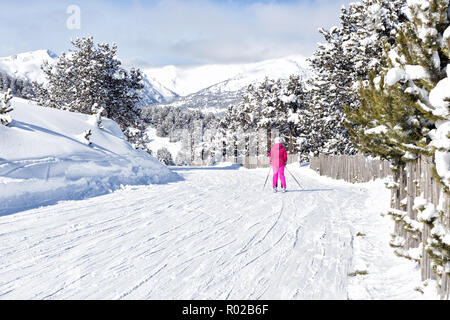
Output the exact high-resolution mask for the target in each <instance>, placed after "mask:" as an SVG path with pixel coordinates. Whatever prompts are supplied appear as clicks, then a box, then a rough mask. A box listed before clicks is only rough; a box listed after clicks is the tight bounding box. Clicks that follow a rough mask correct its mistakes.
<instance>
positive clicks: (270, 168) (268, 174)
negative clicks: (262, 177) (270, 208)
mask: <svg viewBox="0 0 450 320" xmlns="http://www.w3.org/2000/svg"><path fill="white" fill-rule="evenodd" d="M270 170H272V167H269V172H268V173H267V177H266V182H264V187H263V190H264V189H265V188H266V184H267V180H268V179H269V176H270Z"/></svg>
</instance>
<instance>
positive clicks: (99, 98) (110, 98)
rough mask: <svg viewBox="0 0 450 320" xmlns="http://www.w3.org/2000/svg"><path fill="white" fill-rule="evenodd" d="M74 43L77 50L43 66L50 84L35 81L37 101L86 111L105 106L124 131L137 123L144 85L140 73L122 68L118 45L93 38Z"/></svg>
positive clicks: (42, 103) (59, 107) (105, 109)
mask: <svg viewBox="0 0 450 320" xmlns="http://www.w3.org/2000/svg"><path fill="white" fill-rule="evenodd" d="M71 43H72V44H73V46H74V47H75V50H74V51H70V52H69V53H68V54H65V53H63V54H62V55H61V56H60V57H59V58H58V60H57V62H56V64H54V65H50V64H49V63H48V62H45V63H44V64H43V65H42V70H43V72H44V73H45V75H46V77H47V80H48V84H47V85H46V86H45V87H42V86H40V85H38V84H34V91H35V94H36V99H37V101H38V103H39V104H41V105H43V106H47V107H53V108H58V109H65V110H70V111H76V112H81V113H86V114H96V113H97V111H98V109H100V108H103V110H104V111H103V112H104V115H105V116H106V117H108V118H111V119H113V120H115V121H116V122H117V123H118V124H119V126H120V127H121V128H122V130H124V131H125V129H126V128H128V127H130V126H136V125H137V123H138V122H139V119H138V118H139V117H138V110H137V109H135V105H136V103H137V102H138V101H139V100H140V90H141V89H142V88H143V84H142V74H141V72H140V71H139V70H135V69H132V70H130V71H127V70H125V69H123V68H121V62H120V61H119V60H118V59H117V57H116V53H117V46H116V45H115V44H112V45H109V44H106V43H100V44H98V45H95V44H94V40H93V38H92V37H89V38H81V39H76V40H74V41H72V42H71Z"/></svg>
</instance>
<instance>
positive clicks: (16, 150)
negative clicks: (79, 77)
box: [0, 98, 179, 215]
mask: <svg viewBox="0 0 450 320" xmlns="http://www.w3.org/2000/svg"><path fill="white" fill-rule="evenodd" d="M12 106H13V108H14V110H13V111H12V112H11V116H12V119H13V122H12V123H11V125H10V126H8V127H6V126H0V137H1V139H0V215H4V214H8V213H13V212H17V211H20V210H23V209H27V208H32V207H36V206H40V205H46V204H51V203H55V202H57V201H59V200H69V199H83V198H87V197H92V196H97V195H100V194H105V193H108V192H111V191H113V190H115V189H118V188H121V187H122V186H123V185H141V184H158V183H167V182H170V181H175V180H178V179H179V176H178V175H177V174H175V173H173V172H172V171H170V170H169V169H168V168H167V167H165V166H163V165H161V164H160V163H159V162H158V161H157V160H156V159H155V158H153V157H150V156H149V155H148V154H147V153H145V152H143V151H138V150H135V149H134V148H133V147H132V146H131V145H130V144H129V143H128V142H127V141H126V138H125V137H124V136H123V134H122V132H121V130H120V128H119V126H118V125H117V124H116V123H115V122H114V121H112V120H109V119H105V118H104V119H103V127H104V128H103V129H99V128H98V127H97V126H96V124H95V121H92V118H91V116H88V115H84V114H78V113H72V112H68V111H63V110H56V109H50V108H43V107H40V106H37V105H35V104H33V103H31V102H29V101H27V100H23V99H17V98H15V99H13V100H12ZM89 129H90V130H92V135H91V137H90V142H91V143H92V144H91V145H89V142H88V141H86V140H85V139H84V138H83V135H82V133H83V132H84V131H85V130H89Z"/></svg>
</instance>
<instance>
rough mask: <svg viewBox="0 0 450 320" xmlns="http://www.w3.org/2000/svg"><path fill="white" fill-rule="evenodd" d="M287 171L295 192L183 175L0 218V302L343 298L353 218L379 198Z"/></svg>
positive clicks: (246, 177)
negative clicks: (293, 178)
mask: <svg viewBox="0 0 450 320" xmlns="http://www.w3.org/2000/svg"><path fill="white" fill-rule="evenodd" d="M291 170H292V171H293V173H294V174H295V175H297V177H299V178H300V179H301V183H302V184H303V185H304V186H305V188H306V190H303V191H301V190H299V188H298V187H297V186H295V185H294V184H293V181H290V179H289V177H287V178H288V184H289V183H291V184H290V185H288V188H290V189H291V190H290V192H287V193H285V194H281V193H277V194H273V193H272V191H271V190H270V188H269V187H267V188H266V190H265V191H261V187H262V183H263V181H264V179H265V174H266V170H262V169H261V170H260V169H257V170H245V169H241V170H221V169H220V168H217V169H211V168H206V169H201V168H191V169H186V168H183V169H178V170H177V169H175V171H177V172H178V173H179V174H180V175H182V176H184V178H185V181H181V182H175V183H170V184H167V185H150V186H138V187H126V188H125V189H123V190H119V191H116V192H114V193H111V194H108V195H104V196H100V197H96V198H91V199H87V200H81V201H64V202H60V203H58V204H56V205H52V206H48V207H42V208H37V209H33V210H28V211H24V212H21V213H17V214H14V215H9V216H4V217H0V257H1V261H0V299H14V298H18V299H348V298H349V289H348V287H349V277H348V274H349V273H350V272H352V271H354V270H353V266H352V264H353V241H354V234H355V233H356V232H357V231H360V230H355V229H354V228H355V221H359V220H361V219H362V218H361V211H364V212H367V211H369V212H370V214H373V215H374V216H376V215H378V216H379V214H380V211H381V210H380V209H379V208H377V206H376V205H375V206H374V205H373V204H374V203H376V201H378V200H380V199H372V200H371V201H369V202H368V203H367V204H366V200H367V199H370V196H371V195H370V189H368V188H364V187H361V186H358V185H351V184H347V183H343V182H333V183H327V182H326V180H321V179H317V178H316V177H315V176H314V175H312V174H304V173H305V172H307V171H305V170H308V169H306V168H305V169H304V168H302V169H297V168H294V167H293V168H292V169H291ZM384 198H385V197H384ZM384 198H383V199H381V200H382V201H384V200H385V199H384ZM386 245H387V244H386ZM369 249H370V250H372V249H371V248H369ZM369 252H370V251H367V252H365V253H364V254H369ZM351 281H356V280H351ZM358 285H359V284H358ZM360 286H363V285H360ZM365 290H368V289H365ZM377 290H378V291H377V292H376V294H377V295H378V296H380V295H381V296H383V297H385V298H386V297H387V298H395V296H394V297H392V296H389V295H388V294H387V292H388V289H386V290H385V291H386V292H384V293H380V292H379V290H381V291H382V288H378V289H377ZM358 294H359V295H358ZM392 294H394V293H392ZM402 294H403V295H402V296H401V298H409V297H411V296H408V295H407V294H406V295H405V294H404V292H402ZM377 295H375V296H372V298H373V297H377ZM356 296H358V297H360V296H361V294H360V293H359V292H358V291H356ZM363 296H364V295H363ZM364 297H366V298H367V296H364ZM370 297H371V296H370V295H369V298H370ZM350 298H351V297H350Z"/></svg>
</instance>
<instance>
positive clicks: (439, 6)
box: [346, 0, 448, 166]
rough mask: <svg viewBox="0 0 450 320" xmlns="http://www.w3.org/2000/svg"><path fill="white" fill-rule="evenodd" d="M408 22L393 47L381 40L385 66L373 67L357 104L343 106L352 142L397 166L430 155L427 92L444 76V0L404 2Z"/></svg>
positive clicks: (431, 117) (432, 121)
mask: <svg viewBox="0 0 450 320" xmlns="http://www.w3.org/2000/svg"><path fill="white" fill-rule="evenodd" d="M408 3H409V7H408V9H407V10H406V12H407V14H408V19H409V21H408V22H407V23H405V25H404V27H403V28H402V29H400V30H399V31H398V37H397V40H396V42H395V46H394V47H393V48H390V47H389V46H387V45H385V59H386V67H385V68H383V69H382V70H381V71H380V73H379V74H377V73H376V71H373V72H372V73H371V76H370V81H369V83H368V85H367V86H363V87H362V88H361V89H360V95H361V101H362V104H361V107H360V108H359V109H353V108H350V107H348V108H347V109H346V111H347V116H348V119H349V121H350V122H351V123H352V124H351V125H348V128H349V130H350V132H351V134H352V138H353V141H354V142H355V144H356V145H357V146H358V148H359V149H360V150H362V151H364V152H368V153H370V154H373V155H376V156H380V157H382V158H384V159H387V160H389V161H391V162H392V163H393V164H394V165H396V166H402V165H404V164H405V163H406V162H407V161H410V160H414V159H416V158H417V155H418V154H424V155H432V154H433V150H432V147H431V145H430V142H431V139H432V135H433V133H434V132H435V126H436V122H437V121H442V120H445V117H446V115H445V114H444V115H438V114H436V112H433V111H434V110H435V107H434V106H433V105H432V104H431V102H430V97H429V95H430V91H431V90H432V89H433V88H434V87H436V85H437V84H438V82H439V81H440V80H442V79H443V78H444V77H445V75H446V67H447V64H448V49H447V46H448V44H446V43H445V41H442V38H443V32H444V30H445V28H446V27H447V26H448V18H447V7H448V1H444V0H433V1H424V2H423V4H422V5H418V4H417V3H416V2H413V1H408Z"/></svg>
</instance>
